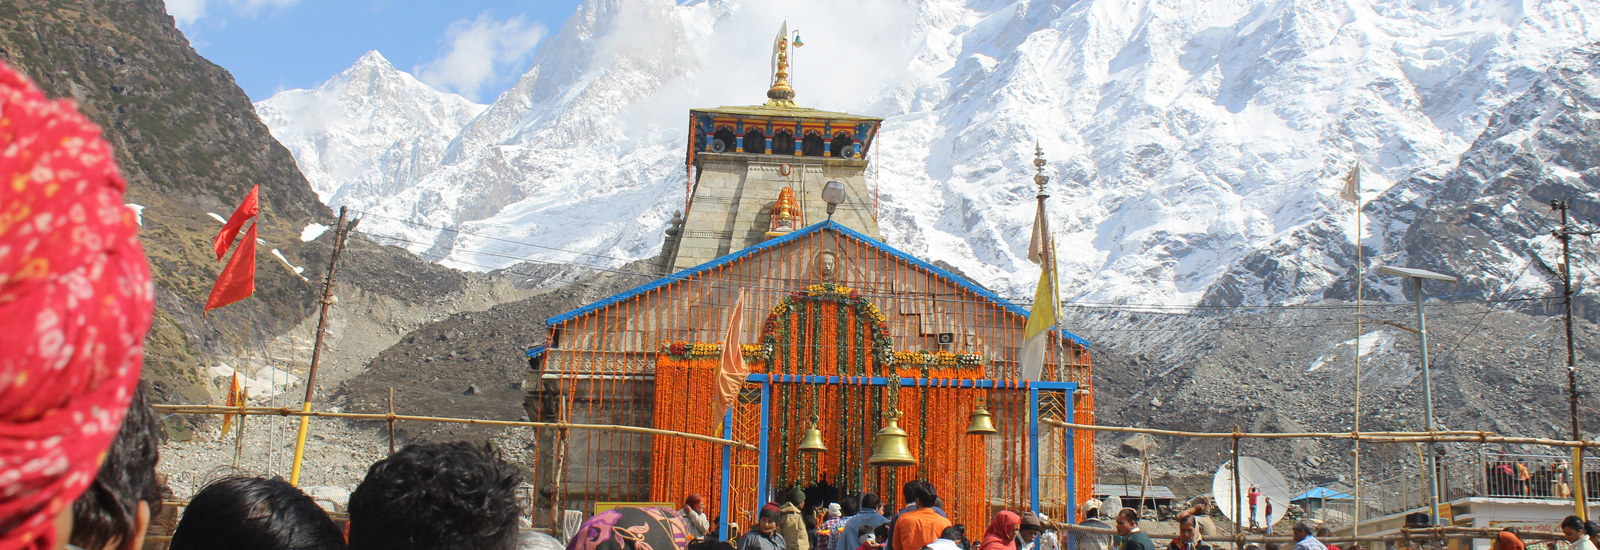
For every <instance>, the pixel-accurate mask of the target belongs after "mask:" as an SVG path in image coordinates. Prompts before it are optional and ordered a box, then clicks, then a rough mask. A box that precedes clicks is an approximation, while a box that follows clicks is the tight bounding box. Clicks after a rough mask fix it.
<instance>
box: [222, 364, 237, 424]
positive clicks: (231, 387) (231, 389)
mask: <svg viewBox="0 0 1600 550" xmlns="http://www.w3.org/2000/svg"><path fill="white" fill-rule="evenodd" d="M224 403H225V404H227V405H228V406H229V407H237V406H239V372H238V371H234V373H233V383H231V384H228V399H227V401H225V402H224ZM231 426H233V415H231V414H224V415H222V435H228V428H229V427H231Z"/></svg>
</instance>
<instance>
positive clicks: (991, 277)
mask: <svg viewBox="0 0 1600 550" xmlns="http://www.w3.org/2000/svg"><path fill="white" fill-rule="evenodd" d="M780 8H781V9H780ZM785 19H787V21H788V22H789V26H790V28H798V29H801V31H802V34H803V35H804V37H805V42H806V43H807V46H806V47H805V48H803V49H800V50H798V51H797V53H796V54H795V67H794V69H793V71H792V72H793V74H794V78H793V83H794V86H795V88H796V90H797V91H798V92H799V97H797V101H798V102H799V103H801V104H802V105H804V106H808V107H817V108H823V109H829V110H844V111H851V112H856V113H861V114H867V115H874V116H882V117H884V118H885V119H886V120H885V123H884V125H883V130H882V133H881V135H880V136H879V141H878V143H877V144H876V145H875V146H874V149H873V151H874V155H875V157H874V158H873V159H871V160H872V167H871V168H870V169H869V171H870V173H872V174H874V175H875V176H874V179H875V182H876V185H878V186H879V189H880V191H881V200H882V219H881V224H882V225H883V231H884V233H885V235H886V237H887V239H888V241H889V243H890V244H891V245H893V246H896V247H899V248H901V249H904V250H906V251H908V252H911V253H914V254H917V255H919V256H922V257H925V258H929V259H931V260H943V261H945V262H948V263H949V264H951V265H954V266H956V267H957V268H959V269H961V270H962V271H963V272H965V273H966V274H967V275H969V276H971V277H973V278H974V279H976V280H978V281H981V282H983V283H984V284H986V285H989V286H991V287H993V288H995V289H996V290H998V291H999V292H1000V293H1001V294H1002V295H1007V296H1013V297H1024V296H1031V294H1032V291H1031V286H1032V285H1033V284H1034V282H1035V281H1036V277H1037V272H1036V271H1034V270H1035V269H1036V268H1035V267H1034V266H1033V264H1031V263H1029V262H1028V261H1027V260H1026V248H1027V241H1028V228H1029V227H1030V226H1031V224H1032V221H1033V220H1032V218H1033V212H1034V198H1033V195H1034V190H1033V188H1032V186H1031V178H1030V177H1029V176H1030V175H1031V168H1032V166H1031V165H1030V163H1029V162H1028V161H1029V160H1030V159H1031V156H1032V152H1033V149H1034V143H1035V142H1036V141H1037V142H1038V143H1039V144H1040V146H1041V147H1042V148H1043V149H1044V151H1045V153H1046V156H1047V159H1048V160H1049V161H1050V164H1049V166H1048V168H1047V170H1048V173H1049V174H1051V175H1052V176H1053V180H1052V183H1051V188H1050V192H1051V194H1052V195H1053V198H1051V199H1050V202H1049V205H1050V212H1051V215H1052V216H1053V221H1054V222H1055V223H1054V227H1055V230H1056V231H1057V241H1058V244H1059V248H1060V252H1061V253H1060V258H1061V263H1060V267H1061V269H1062V281H1061V289H1062V292H1063V298H1065V299H1067V300H1070V301H1078V302H1118V303H1141V304H1148V303H1161V304H1192V303H1196V302H1198V301H1201V300H1202V299H1204V300H1206V301H1208V302H1215V303H1231V304H1237V303H1259V302H1273V303H1282V302H1294V301H1305V300H1312V299H1318V298H1321V297H1322V296H1324V295H1326V294H1327V293H1328V292H1329V291H1330V289H1333V290H1334V294H1335V295H1337V294H1338V292H1337V290H1336V289H1337V287H1338V285H1339V284H1340V283H1339V281H1340V278H1341V277H1343V276H1345V275H1346V272H1347V271H1349V270H1350V268H1351V266H1352V265H1354V261H1353V258H1352V257H1353V256H1354V254H1353V248H1354V242H1355V233H1354V229H1353V228H1350V229H1349V230H1344V229H1342V228H1343V227H1344V226H1343V225H1341V222H1339V221H1337V220H1348V219H1349V217H1350V215H1351V208H1350V206H1348V205H1347V204H1346V203H1344V202H1342V201H1340V200H1339V199H1338V198H1337V193H1338V189H1339V184H1340V182H1341V181H1342V179H1343V178H1344V176H1345V174H1346V173H1347V171H1348V169H1349V167H1350V166H1351V165H1352V164H1353V163H1356V162H1360V163H1361V164H1362V165H1363V167H1364V173H1363V180H1362V182H1363V188H1362V194H1363V196H1364V197H1365V198H1367V199H1373V198H1374V197H1379V196H1380V195H1381V196H1382V197H1383V198H1384V200H1385V201H1389V202H1398V203H1404V202H1405V201H1408V200H1432V201H1435V202H1437V201H1440V200H1443V197H1444V196H1445V195H1444V194H1439V195H1432V194H1430V195H1428V196H1425V197H1424V196H1422V195H1418V194H1417V193H1418V192H1417V191H1414V190H1413V191H1404V190H1399V189H1397V190H1395V191H1396V192H1394V193H1389V194H1385V192H1386V191H1390V187H1391V186H1392V185H1393V183H1394V182H1397V181H1401V180H1406V179H1407V178H1412V179H1416V178H1425V177H1426V175H1427V174H1435V176H1433V177H1434V178H1435V179H1437V178H1438V177H1439V176H1438V174H1443V173H1446V172H1448V171H1449V170H1450V169H1451V168H1452V167H1454V166H1455V164H1456V162H1457V158H1458V157H1459V156H1460V155H1461V154H1462V153H1463V152H1465V151H1467V149H1468V147H1469V146H1471V145H1472V144H1473V142H1474V140H1477V139H1479V135H1480V134H1481V133H1483V131H1484V130H1485V128H1486V127H1487V126H1488V125H1489V123H1490V120H1491V117H1493V116H1494V115H1495V113H1496V112H1497V111H1498V110H1500V109H1501V108H1502V107H1504V106H1506V105H1507V104H1508V103H1510V102H1511V101H1512V100H1513V99H1514V98H1517V97H1518V96H1520V95H1522V94H1524V93H1525V92H1527V91H1528V90H1529V89H1530V86H1531V85H1533V83H1534V82H1536V81H1538V80H1539V79H1540V78H1541V76H1542V75H1544V74H1545V73H1546V71H1547V70H1550V67H1551V66H1552V64H1554V63H1556V62H1557V60H1558V59H1561V56H1562V55H1564V54H1565V53H1566V52H1568V51H1570V50H1572V49H1573V48H1574V47H1578V46H1580V45H1582V44H1585V43H1589V42H1592V41H1596V40H1600V3H1595V2H1592V1H1590V0H1552V1H1545V2H1521V1H1513V0H1459V1H1443V0H1441V1H1435V2H1409V1H1377V2H1367V1H1359V0H1319V1H1309V2H1286V1H1247V0H1231V1H1216V0H1134V1H1130V0H1079V1H1075V2H1048V1H1032V2H1008V1H1000V0H965V1H962V0H915V1H908V2H906V3H887V2H886V3H867V4H860V3H857V2H848V1H844V0H830V1H819V2H808V3H805V4H803V5H785V6H782V7H780V6H776V5H771V4H769V3H765V2H755V1H741V0H710V1H692V2H688V3H686V4H683V5H678V4H676V3H674V2H671V1H669V0H590V1H588V2H585V3H584V4H583V5H582V6H581V7H580V8H579V9H578V11H577V13H576V14H575V15H574V16H573V17H572V18H571V19H570V20H569V21H568V22H567V24H566V25H565V26H564V27H563V29H562V30H561V31H560V32H559V33H558V34H556V35H555V36H553V37H551V38H550V39H549V40H548V41H547V42H546V43H545V44H543V45H542V46H541V47H540V50H539V53H538V55H537V58H536V60H535V62H534V65H533V67H532V68H531V69H530V70H529V71H528V72H527V73H526V74H524V75H523V76H522V78H521V80H520V81H519V82H517V84H516V85H515V86H513V87H512V88H511V89H509V90H507V91H506V92H504V93H503V94H501V95H500V97H499V98H497V99H496V100H495V101H494V102H493V103H492V104H490V105H489V106H487V107H486V108H484V107H479V106H475V105H472V104H470V103H467V102H466V101H465V100H462V99H460V98H458V97H455V96H450V95H448V94H442V93H439V92H437V91H434V90H432V89H429V88H427V87H426V86H424V85H421V84H420V83H417V82H416V81H415V80H414V79H411V78H410V77H409V76H406V75H404V74H403V73H400V72H398V71H395V70H394V69H393V68H392V67H388V65H387V63H381V64H380V63H376V62H375V61H374V59H372V58H374V57H376V56H375V55H369V56H368V57H367V58H363V60H362V61H360V62H358V63H357V64H356V65H355V66H354V67H352V68H351V69H350V70H348V71H346V72H345V73H343V74H341V75H339V76H336V77H335V78H334V79H332V80H330V81H329V83H327V84H325V85H324V86H323V87H321V88H319V89H318V90H314V91H299V90H296V91H290V92H284V93H283V94H280V95H278V96H274V97H273V98H270V99H268V100H266V101H263V102H261V103H260V104H259V105H258V110H259V111H261V112H262V118H263V120H265V121H266V122H267V123H268V125H269V126H271V127H272V128H273V133H274V135H276V136H277V137H278V139H280V140H281V141H284V143H285V145H287V146H288V147H289V149H290V150H291V151H292V152H294V154H295V157H296V159H297V161H298V163H299V164H300V166H301V169H302V170H303V171H305V172H306V175H307V177H308V178H309V179H310V180H311V181H312V183H313V185H314V186H315V187H316V189H317V190H318V192H319V193H321V194H322V195H323V197H324V198H325V199H326V200H329V201H330V202H331V204H349V205H352V206H355V207H357V208H359V209H361V210H363V211H364V212H365V213H366V214H367V218H366V219H365V221H363V223H362V229H363V230H364V231H367V232H368V233H369V234H371V235H374V236H380V237H381V236H387V237H392V238H395V239H397V240H395V241H394V242H397V243H400V244H404V245H406V246H407V247H408V248H411V249H412V250H414V251H417V252H424V253H427V254H428V255H429V257H430V258H432V259H439V260H440V261H442V262H443V263H445V264H446V265H451V266H454V267H458V268H464V269H491V268H497V267H502V266H505V265H508V264H511V263H514V262H516V261H519V260H536V261H550V262H581V263H588V264H602V265H618V264H620V263H622V262H624V261H626V260H632V259H638V258H643V257H648V256H652V255H654V254H655V253H657V252H659V250H660V246H661V241H662V236H663V235H662V230H663V229H664V228H665V226H666V224H667V222H668V220H669V219H670V218H671V216H672V213H673V211H674V210H678V209H681V208H682V205H683V200H684V197H683V192H684V191H683V190H684V177H685V171H684V167H683V150H684V148H685V143H684V135H685V131H686V125H687V121H686V118H687V112H688V110H689V109H690V108H694V107H710V106H718V105H743V104H756V103H760V102H761V101H762V100H763V95H762V94H763V92H764V91H765V88H766V84H767V79H768V59H767V52H768V51H769V50H770V44H771V40H772V33H773V30H774V29H776V28H777V27H778V24H779V22H780V21H782V20H785ZM363 75H366V76H363ZM379 75H381V76H379ZM379 81H382V82H384V83H385V84H383V85H377V84H373V87H374V89H378V88H381V89H382V90H383V92H382V93H373V92H358V93H350V90H352V89H354V88H357V84H355V83H357V82H360V83H363V84H362V85H366V84H367V83H377V82H379ZM400 83H403V84H400ZM413 84H415V85H413ZM480 111H481V112H480ZM326 113H341V114H342V118H336V119H333V120H334V121H336V122H329V119H330V117H328V116H326ZM474 115H475V118H474ZM469 118H470V119H471V120H470V122H468V121H467V119H469ZM1573 170H1577V168H1573ZM1591 187H1592V186H1591ZM1401 191H1404V192H1401ZM1406 211H1407V210H1406V208H1402V207H1399V206H1394V205H1390V206H1373V207H1369V208H1368V209H1367V210H1366V211H1365V212H1366V215H1367V218H1366V219H1365V221H1364V223H1365V227H1364V228H1363V233H1364V235H1363V236H1362V241H1361V242H1363V243H1364V244H1365V246H1366V247H1367V248H1368V251H1367V253H1368V255H1377V256H1379V257H1382V258H1387V259H1394V258H1397V257H1399V256H1396V255H1395V254H1396V253H1398V252H1403V251H1398V250H1388V249H1385V247H1391V246H1400V245H1401V244H1400V243H1401V242H1402V241H1403V239H1400V238H1399V237H1398V236H1397V235H1396V233H1395V232H1399V233H1404V232H1405V231H1406V230H1407V228H1408V225H1407V224H1405V223H1401V222H1403V221H1406V220H1409V219H1413V218H1406V217H1404V216H1400V214H1399V213H1403V212H1406ZM1390 214H1394V215H1395V216H1398V217H1386V216H1389V215H1390ZM1317 228H1321V229H1320V230H1317ZM1274 251H1275V252H1274ZM1263 254H1267V256H1266V257H1263ZM1508 261H1509V260H1508ZM1523 261H1524V262H1526V259H1524V260H1523ZM1368 263H1370V261H1369V262H1368Z"/></svg>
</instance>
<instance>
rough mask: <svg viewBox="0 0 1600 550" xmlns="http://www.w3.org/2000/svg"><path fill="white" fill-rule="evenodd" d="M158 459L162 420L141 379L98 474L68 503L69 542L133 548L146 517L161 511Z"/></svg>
mask: <svg viewBox="0 0 1600 550" xmlns="http://www.w3.org/2000/svg"><path fill="white" fill-rule="evenodd" d="M160 460H161V420H160V419H158V418H157V417H156V412H155V411H154V410H151V409H150V398H149V396H148V391H147V388H146V384H145V383H144V382H140V383H139V386H138V389H137V390H135V391H134V394H133V403H132V404H130V405H128V414H127V416H124V417H123V418H122V427H121V428H119V429H118V430H117V438H116V439H114V440H112V441H111V449H110V450H108V451H106V459H105V462H102V463H100V472H99V473H97V474H95V476H94V482H93V483H90V484H89V490H87V491H85V492H84V493H83V494H82V495H80V496H78V499H77V500H75V501H73V502H72V536H71V537H70V538H69V541H70V542H71V543H72V545H73V546H77V547H79V548H86V549H89V550H100V549H102V548H108V549H109V548H115V549H123V550H127V549H137V548H139V547H140V546H141V545H143V544H144V533H145V529H146V528H147V527H149V526H150V518H151V517H152V516H155V515H156V514H158V513H160V512H161V497H162V496H163V495H164V494H165V493H166V487H164V486H162V484H161V481H160V480H159V479H158V478H157V477H156V462H158V461H160Z"/></svg>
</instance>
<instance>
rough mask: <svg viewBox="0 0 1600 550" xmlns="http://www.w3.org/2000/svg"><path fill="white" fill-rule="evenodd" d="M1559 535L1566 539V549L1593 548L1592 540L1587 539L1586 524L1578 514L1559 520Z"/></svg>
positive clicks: (1584, 549)
mask: <svg viewBox="0 0 1600 550" xmlns="http://www.w3.org/2000/svg"><path fill="white" fill-rule="evenodd" d="M1561 535H1562V536H1564V537H1566V539H1567V550H1595V546H1594V542H1592V541H1590V540H1589V536H1588V535H1589V533H1588V532H1587V531H1586V526H1585V525H1584V522H1583V520H1582V519H1579V518H1578V516H1567V517H1566V519H1563V520H1561Z"/></svg>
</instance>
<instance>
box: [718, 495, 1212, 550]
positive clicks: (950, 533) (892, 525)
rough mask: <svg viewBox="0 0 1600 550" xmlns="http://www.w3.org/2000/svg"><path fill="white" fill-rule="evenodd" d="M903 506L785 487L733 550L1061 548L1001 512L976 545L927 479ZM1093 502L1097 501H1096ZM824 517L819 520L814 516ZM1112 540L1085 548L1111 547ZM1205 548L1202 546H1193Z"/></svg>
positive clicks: (1048, 535)
mask: <svg viewBox="0 0 1600 550" xmlns="http://www.w3.org/2000/svg"><path fill="white" fill-rule="evenodd" d="M900 496H901V497H902V498H903V499H904V501H905V502H906V503H907V504H906V505H905V507H903V508H901V509H899V510H897V511H895V512H894V514H893V515H890V516H886V515H884V509H883V500H882V499H881V498H880V497H879V496H878V495H876V494H873V493H870V492H869V493H861V494H859V495H848V496H846V497H844V498H843V499H841V502H836V503H829V504H827V505H826V506H817V507H815V508H812V509H810V510H808V509H806V507H805V502H806V495H805V492H804V491H803V490H802V489H799V488H794V489H790V490H789V491H787V492H786V493H785V495H784V501H783V502H774V503H769V504H767V505H766V506H764V507H762V509H761V511H760V513H759V514H758V518H757V522H756V524H755V526H754V528H752V529H751V530H749V531H747V532H745V533H744V534H742V535H739V536H737V537H735V539H736V544H735V545H734V547H735V550H906V549H910V550H924V549H929V550H1062V549H1063V548H1064V546H1063V545H1062V543H1061V539H1060V538H1059V537H1058V536H1057V534H1056V533H1055V532H1054V531H1053V530H1050V529H1047V528H1046V527H1045V521H1047V520H1048V518H1047V517H1045V516H1042V515H1034V514H1018V513H1016V512H1012V511H1009V510H1004V511H1000V512H999V513H996V514H995V516H994V517H993V518H992V520H991V521H990V523H989V526H988V529H986V530H985V531H984V532H983V535H982V537H981V538H980V539H979V540H978V541H977V543H976V544H974V543H973V542H972V541H971V540H969V539H968V538H967V533H968V531H967V527H966V526H965V525H960V524H954V523H952V522H951V521H950V518H949V515H948V514H947V513H946V512H945V510H944V507H943V500H942V499H940V498H939V493H938V490H937V489H936V488H935V487H934V485H933V484H932V483H930V482H928V481H924V480H915V481H910V482H907V483H906V484H905V485H904V486H903V487H902V488H901V494H900ZM1091 502H1095V501H1092V500H1091ZM818 516H820V521H818V520H816V519H813V518H817V517H818ZM1108 549H1109V541H1108V542H1107V543H1106V544H1103V545H1101V546H1098V547H1093V548H1089V549H1087V550H1108ZM1195 550H1201V549H1195Z"/></svg>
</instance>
